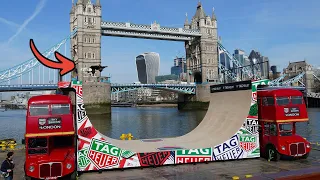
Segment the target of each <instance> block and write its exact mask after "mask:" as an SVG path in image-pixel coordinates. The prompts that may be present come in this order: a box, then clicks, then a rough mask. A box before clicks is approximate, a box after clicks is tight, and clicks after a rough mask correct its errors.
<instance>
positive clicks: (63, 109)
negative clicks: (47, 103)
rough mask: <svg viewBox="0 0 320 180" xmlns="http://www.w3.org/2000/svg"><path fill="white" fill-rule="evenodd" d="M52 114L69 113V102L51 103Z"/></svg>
mask: <svg viewBox="0 0 320 180" xmlns="http://www.w3.org/2000/svg"><path fill="white" fill-rule="evenodd" d="M51 113H52V115H59V114H60V115H61V114H70V105H69V104H52V105H51Z"/></svg>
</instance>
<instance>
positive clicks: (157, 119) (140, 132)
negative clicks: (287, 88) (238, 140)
mask: <svg viewBox="0 0 320 180" xmlns="http://www.w3.org/2000/svg"><path fill="white" fill-rule="evenodd" d="M308 112H309V119H310V120H309V122H301V123H297V133H298V134H300V135H302V136H303V137H305V138H307V139H308V140H309V141H311V142H320V123H319V122H320V109H319V108H313V109H311V108H310V109H308ZM205 114H206V111H178V109H177V108H163V107H137V108H120V107H112V115H111V118H110V115H91V116H89V117H90V120H91V122H92V124H93V125H94V127H95V128H96V129H97V130H98V131H100V132H101V133H103V134H105V135H106V136H109V137H111V138H115V139H119V137H120V136H121V134H122V133H132V135H133V136H134V138H138V139H142V138H161V137H173V136H181V135H184V134H186V133H188V132H190V131H191V130H192V129H194V128H195V127H196V126H197V125H198V124H199V123H200V122H201V120H202V119H203V117H204V116H205ZM25 116H26V111H25V110H9V111H4V112H0V139H5V138H15V139H16V140H17V141H18V142H21V139H22V138H23V136H24V133H25Z"/></svg>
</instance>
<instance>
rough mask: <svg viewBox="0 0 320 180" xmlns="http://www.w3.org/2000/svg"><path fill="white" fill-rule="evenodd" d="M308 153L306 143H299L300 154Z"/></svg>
mask: <svg viewBox="0 0 320 180" xmlns="http://www.w3.org/2000/svg"><path fill="white" fill-rule="evenodd" d="M305 153H306V146H305V144H304V143H299V144H298V154H305Z"/></svg>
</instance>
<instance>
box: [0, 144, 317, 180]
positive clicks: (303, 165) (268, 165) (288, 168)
mask: <svg viewBox="0 0 320 180" xmlns="http://www.w3.org/2000/svg"><path fill="white" fill-rule="evenodd" d="M5 156H6V152H0V158H1V161H2V159H4V158H5ZM24 159H25V157H24V150H16V151H15V155H14V162H15V164H16V168H15V170H14V179H24V172H23V164H24ZM274 173H276V174H274ZM302 173H308V174H311V173H319V175H320V151H317V150H312V151H311V154H310V156H309V158H308V159H304V160H303V159H301V160H293V161H289V160H281V161H279V162H268V161H267V160H265V159H263V158H257V159H247V160H246V159H245V160H236V161H225V162H210V163H208V164H205V163H201V164H196V165H192V164H186V165H177V166H162V167H157V168H144V169H125V170H124V171H121V170H110V171H104V172H102V173H98V172H88V173H84V174H82V175H81V176H80V178H79V179H83V180H85V179H97V180H99V179H110V180H111V179H112V180H114V179H126V180H149V179H150V180H178V179H179V180H194V179H198V180H206V179H210V180H215V179H217V180H224V179H225V180H227V179H229V180H232V179H233V178H235V179H236V177H239V179H240V180H241V179H246V175H250V177H251V176H252V177H251V178H250V179H252V180H254V179H261V180H271V179H276V177H285V176H288V175H290V174H295V175H299V174H302ZM290 179H292V178H290ZM307 179H309V180H312V178H311V177H308V178H307ZM316 179H320V177H318V178H316Z"/></svg>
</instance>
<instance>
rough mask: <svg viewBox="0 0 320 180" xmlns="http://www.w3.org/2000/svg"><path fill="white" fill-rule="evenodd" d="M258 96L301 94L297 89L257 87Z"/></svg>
mask: <svg viewBox="0 0 320 180" xmlns="http://www.w3.org/2000/svg"><path fill="white" fill-rule="evenodd" d="M258 96H303V94H302V92H301V91H299V90H298V89H291V88H278V89H268V88H266V89H259V90H258Z"/></svg>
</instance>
